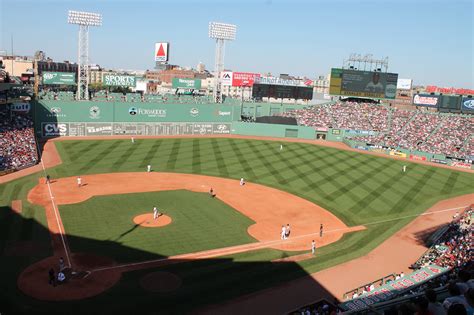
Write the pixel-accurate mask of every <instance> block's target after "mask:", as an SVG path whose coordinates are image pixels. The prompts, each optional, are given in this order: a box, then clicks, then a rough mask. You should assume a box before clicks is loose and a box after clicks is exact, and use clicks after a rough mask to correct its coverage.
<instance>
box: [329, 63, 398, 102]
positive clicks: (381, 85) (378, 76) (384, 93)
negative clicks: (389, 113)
mask: <svg viewBox="0 0 474 315" xmlns="http://www.w3.org/2000/svg"><path fill="white" fill-rule="evenodd" d="M397 80H398V74H396V73H384V72H374V71H359V70H349V69H339V68H333V69H331V80H330V83H329V94H331V95H344V96H356V97H368V98H387V99H395V95H396V92H397Z"/></svg>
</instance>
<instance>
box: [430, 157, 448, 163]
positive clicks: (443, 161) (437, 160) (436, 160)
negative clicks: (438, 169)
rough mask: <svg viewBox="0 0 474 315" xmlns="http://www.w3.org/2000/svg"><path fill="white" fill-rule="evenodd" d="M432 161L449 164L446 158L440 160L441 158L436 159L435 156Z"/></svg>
mask: <svg viewBox="0 0 474 315" xmlns="http://www.w3.org/2000/svg"><path fill="white" fill-rule="evenodd" d="M430 161H431V162H433V163H439V164H448V162H446V161H445V160H440V159H434V158H433V159H431V160H430Z"/></svg>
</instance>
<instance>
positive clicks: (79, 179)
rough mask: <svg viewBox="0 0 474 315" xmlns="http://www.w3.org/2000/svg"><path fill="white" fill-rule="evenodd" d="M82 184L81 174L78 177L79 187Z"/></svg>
mask: <svg viewBox="0 0 474 315" xmlns="http://www.w3.org/2000/svg"><path fill="white" fill-rule="evenodd" d="M81 185H82V179H81V177H80V176H79V177H78V178H77V187H81Z"/></svg>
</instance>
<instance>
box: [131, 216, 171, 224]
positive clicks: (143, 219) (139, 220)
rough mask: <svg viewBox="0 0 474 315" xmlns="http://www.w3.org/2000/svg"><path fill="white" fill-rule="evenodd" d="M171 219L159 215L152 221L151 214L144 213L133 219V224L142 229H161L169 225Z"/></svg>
mask: <svg viewBox="0 0 474 315" xmlns="http://www.w3.org/2000/svg"><path fill="white" fill-rule="evenodd" d="M171 221H173V220H171V217H169V216H167V215H166V214H162V215H160V216H159V217H158V218H157V219H153V213H145V214H140V215H137V216H136V217H134V218H133V222H134V223H135V224H137V225H140V226H143V227H162V226H165V225H168V224H170V223H171Z"/></svg>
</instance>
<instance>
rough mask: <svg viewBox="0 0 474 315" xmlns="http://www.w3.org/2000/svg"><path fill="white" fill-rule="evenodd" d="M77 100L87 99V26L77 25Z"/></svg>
mask: <svg viewBox="0 0 474 315" xmlns="http://www.w3.org/2000/svg"><path fill="white" fill-rule="evenodd" d="M78 47H79V49H78V58H77V64H78V69H77V95H76V98H77V100H88V99H89V80H88V75H89V69H88V68H89V26H87V25H80V26H79V45H78Z"/></svg>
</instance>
